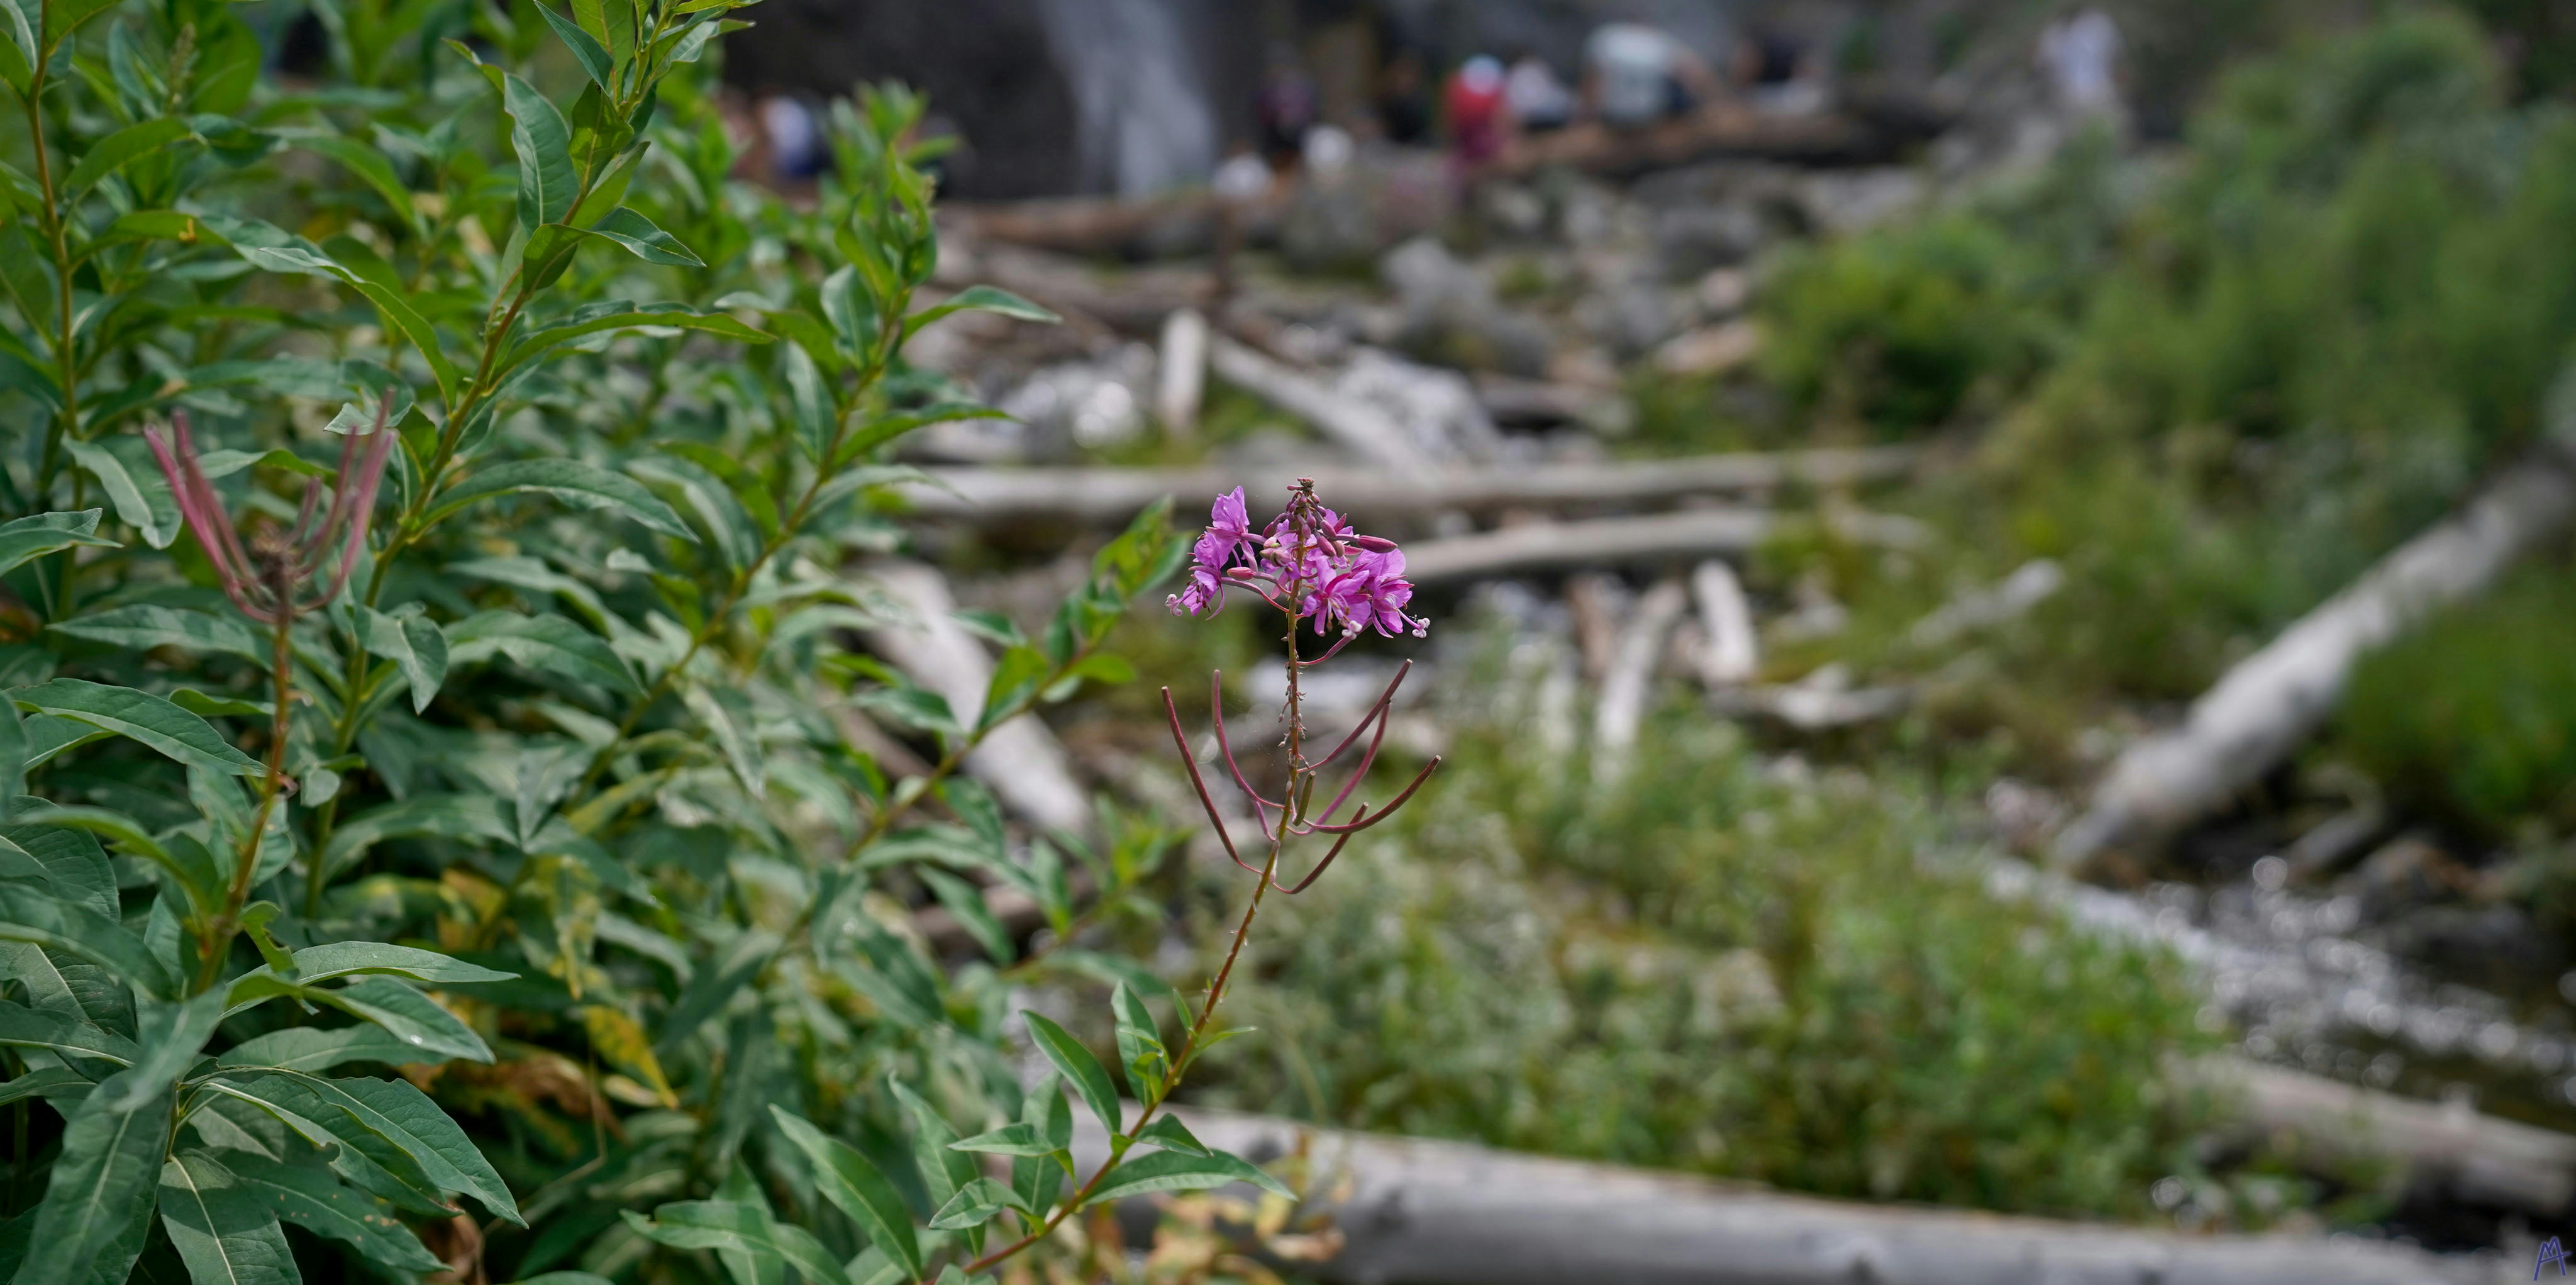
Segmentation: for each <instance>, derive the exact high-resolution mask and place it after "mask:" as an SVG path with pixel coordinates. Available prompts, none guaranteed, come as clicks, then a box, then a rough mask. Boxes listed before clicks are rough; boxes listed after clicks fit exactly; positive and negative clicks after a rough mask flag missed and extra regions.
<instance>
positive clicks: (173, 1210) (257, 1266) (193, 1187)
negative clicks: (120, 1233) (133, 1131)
mask: <svg viewBox="0 0 2576 1285" xmlns="http://www.w3.org/2000/svg"><path fill="white" fill-rule="evenodd" d="M161 1225H162V1227H163V1228H164V1229H166V1230H167V1231H168V1232H169V1233H170V1244H171V1245H172V1246H173V1247H175V1248H176V1249H177V1250H178V1251H179V1258H180V1261H182V1262H185V1263H186V1264H187V1265H188V1275H189V1276H190V1277H192V1278H193V1279H195V1280H196V1282H197V1285H302V1282H303V1277H302V1276H301V1275H299V1274H298V1273H297V1272H296V1270H295V1254H294V1251H292V1250H290V1249H288V1248H287V1247H286V1232H285V1230H284V1229H282V1228H280V1227H279V1226H278V1225H277V1215H275V1214H273V1213H271V1212H269V1209H268V1202H267V1201H265V1200H262V1199H261V1198H260V1197H258V1196H257V1195H254V1194H253V1193H251V1192H250V1191H249V1190H248V1189H246V1188H245V1187H243V1186H242V1185H241V1183H240V1181H239V1180H237V1179H235V1178H234V1177H233V1173H232V1171H231V1170H230V1169H227V1168H225V1167H224V1166H223V1165H222V1164H221V1163H219V1162H217V1161H216V1160H215V1158H214V1157H212V1156H210V1155H207V1154H206V1153H205V1152H202V1151H182V1152H180V1153H179V1154H178V1155H175V1156H172V1157H171V1158H170V1160H169V1162H168V1163H166V1164H164V1165H162V1166H161Z"/></svg>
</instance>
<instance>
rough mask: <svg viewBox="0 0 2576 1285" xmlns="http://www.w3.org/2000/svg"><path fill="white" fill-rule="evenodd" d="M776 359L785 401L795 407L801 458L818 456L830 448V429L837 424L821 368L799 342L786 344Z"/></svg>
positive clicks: (815, 458) (814, 458)
mask: <svg viewBox="0 0 2576 1285" xmlns="http://www.w3.org/2000/svg"><path fill="white" fill-rule="evenodd" d="M778 360H779V365H780V366H781V367H782V368H783V369H784V371H785V373H786V376H787V398H788V403H789V405H791V406H793V407H794V408H795V411H796V444H797V446H799V447H800V448H802V449H803V450H804V452H805V458H807V459H809V460H819V459H822V458H823V454H824V452H825V451H827V450H829V449H830V446H831V441H832V430H833V429H834V428H837V427H838V426H839V425H838V423H837V422H836V418H837V417H836V416H835V415H834V413H833V404H832V395H831V393H830V391H829V390H827V389H826V388H825V387H824V386H823V372H822V370H821V369H820V368H819V367H817V366H815V364H814V357H813V355H812V354H810V353H808V352H806V351H805V348H804V346H803V345H802V344H789V345H787V347H786V348H785V349H784V350H782V351H781V352H780V354H779V358H778Z"/></svg>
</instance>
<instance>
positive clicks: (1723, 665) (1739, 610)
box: [1691, 558, 1762, 689]
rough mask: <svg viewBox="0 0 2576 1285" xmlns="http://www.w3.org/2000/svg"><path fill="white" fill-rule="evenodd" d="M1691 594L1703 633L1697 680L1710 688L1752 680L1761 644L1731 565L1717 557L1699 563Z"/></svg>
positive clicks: (1758, 669) (1758, 667) (1757, 669)
mask: <svg viewBox="0 0 2576 1285" xmlns="http://www.w3.org/2000/svg"><path fill="white" fill-rule="evenodd" d="M1691 597H1692V599H1693V600H1694V601H1696V602H1697V603H1698V604H1699V627H1700V629H1701V631H1702V632H1704V633H1705V634H1706V635H1707V638H1706V642H1705V645H1704V646H1703V647H1702V648H1701V650H1700V654H1699V656H1698V661H1699V677H1700V682H1701V683H1703V684H1705V685H1707V686H1708V687H1710V688H1711V689H1717V688H1725V687H1734V686H1737V685H1739V684H1743V683H1749V682H1752V681H1753V679H1754V676H1755V675H1756V674H1758V673H1760V672H1761V669H1762V648H1761V643H1760V641H1759V639H1758V636H1757V635H1756V634H1755V633H1754V630H1753V604H1752V603H1751V602H1749V601H1747V600H1746V599H1745V597H1744V584H1743V582H1742V581H1739V580H1737V579H1736V578H1735V568H1733V567H1730V566H1728V565H1726V563H1725V562H1724V561H1722V560H1720V559H1717V558H1711V559H1709V560H1708V561H1706V562H1703V563H1701V564H1699V566H1698V567H1697V568H1696V569H1694V570H1693V571H1692V572H1691Z"/></svg>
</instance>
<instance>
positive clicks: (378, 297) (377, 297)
mask: <svg viewBox="0 0 2576 1285" xmlns="http://www.w3.org/2000/svg"><path fill="white" fill-rule="evenodd" d="M334 266H336V265H334ZM338 275H339V276H340V278H341V279H342V280H344V281H346V282H348V284H349V288H350V289H352V290H355V291H357V292H358V293H359V294H361V295H363V296H365V297H366V300H367V302H369V303H371V304H374V305H375V306H376V311H377V313H379V314H381V315H382V316H383V317H384V319H385V326H386V328H387V329H389V330H397V331H400V332H402V336H403V338H405V339H408V340H410V341H411V346H412V347H414V348H417V349H419V350H420V355H421V357H422V359H423V360H426V361H427V362H428V363H429V373H430V376H431V378H433V379H436V380H437V381H438V391H439V395H440V396H443V397H445V398H446V399H447V400H448V402H449V403H450V404H453V403H454V402H455V401H456V365H455V363H453V362H450V361H449V360H448V359H447V356H446V354H445V353H442V352H441V351H439V347H438V329H437V327H435V326H432V325H430V324H429V319H428V318H426V317H423V316H421V315H420V312H419V311H418V310H417V309H415V308H413V307H412V306H411V301H410V300H408V299H405V298H403V297H402V295H401V294H400V293H399V292H397V291H396V290H395V289H394V288H393V287H391V286H388V285H385V284H384V283H382V282H379V281H370V280H368V279H367V278H365V277H362V276H359V275H358V274H356V273H354V272H350V271H348V270H347V269H345V268H344V269H341V270H340V271H339V273H338Z"/></svg>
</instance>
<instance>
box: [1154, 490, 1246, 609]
mask: <svg viewBox="0 0 2576 1285" xmlns="http://www.w3.org/2000/svg"><path fill="white" fill-rule="evenodd" d="M1236 490H1237V491H1238V492H1240V491H1241V490H1242V488H1240V487H1237V488H1236ZM1217 505H1218V507H1219V508H1223V507H1224V505H1225V500H1224V499H1223V498H1222V497H1220V498H1219V499H1218V500H1217ZM1233 550H1234V545H1233V543H1232V542H1230V541H1229V540H1228V539H1227V538H1226V537H1225V536H1224V535H1223V534H1221V533H1220V532H1218V531H1217V530H1215V529H1213V528H1211V529H1209V530H1208V531H1206V532H1204V533H1202V534H1201V535H1200V536H1199V539H1198V543H1197V544H1195V545H1193V546H1191V548H1190V582H1189V584H1188V585H1187V586H1185V587H1183V588H1182V590H1181V591H1180V592H1179V593H1176V594H1173V595H1172V596H1171V597H1169V598H1166V599H1164V600H1163V605H1165V606H1167V607H1170V608H1171V609H1172V614H1173V615H1175V616H1178V615H1192V616H1195V615H1197V614H1199V613H1200V612H1202V611H1205V610H1207V609H1208V606H1209V604H1211V603H1213V604H1215V605H1217V606H1219V607H1222V606H1224V605H1225V579H1224V575H1225V564H1226V562H1227V560H1228V559H1229V558H1231V557H1232V556H1233Z"/></svg>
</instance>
